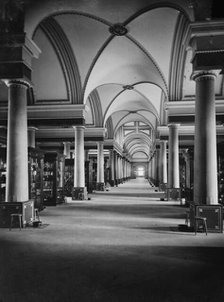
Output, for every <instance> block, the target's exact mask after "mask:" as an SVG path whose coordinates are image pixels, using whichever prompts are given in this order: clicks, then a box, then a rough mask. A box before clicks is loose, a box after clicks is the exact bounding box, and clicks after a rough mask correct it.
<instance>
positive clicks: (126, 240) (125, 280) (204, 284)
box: [0, 179, 224, 302]
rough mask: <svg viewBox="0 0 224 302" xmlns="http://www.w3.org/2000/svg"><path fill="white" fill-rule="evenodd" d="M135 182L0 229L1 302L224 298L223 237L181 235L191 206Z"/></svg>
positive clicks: (176, 301) (208, 300)
mask: <svg viewBox="0 0 224 302" xmlns="http://www.w3.org/2000/svg"><path fill="white" fill-rule="evenodd" d="M160 197H161V195H160V193H158V192H155V191H154V189H153V188H150V187H149V184H148V182H147V181H146V180H144V179H136V180H132V181H129V182H126V183H124V184H122V185H119V187H118V188H117V187H116V188H111V190H110V191H109V192H98V193H96V194H92V195H91V200H85V201H75V202H72V203H68V204H63V205H59V206H56V207H47V208H46V209H45V210H44V211H43V212H41V213H40V214H41V220H42V223H43V224H42V226H41V227H39V228H31V227H29V228H25V229H23V230H22V231H19V229H13V230H12V231H11V232H10V231H9V230H8V229H0V244H1V246H0V302H31V301H32V302H37V301H38V302H56V301H58V302H59V301H60V302H87V301H88V302H97V301H99V302H126V301H127V302H132V301H133V302H142V301H147V302H151V301H153V302H160V301H162V302H163V301H164V302H185V301H187V302H194V301H195V302H196V301H197V302H211V301H212V302H213V301H214V302H219V301H220V302H221V301H224V237H223V234H222V233H221V234H220V233H216V234H214V233H209V234H208V236H206V235H205V234H204V233H198V234H197V236H195V234H194V233H191V232H181V231H180V230H179V229H178V225H179V224H184V222H185V211H186V208H185V207H184V206H181V205H180V204H179V202H167V201H160Z"/></svg>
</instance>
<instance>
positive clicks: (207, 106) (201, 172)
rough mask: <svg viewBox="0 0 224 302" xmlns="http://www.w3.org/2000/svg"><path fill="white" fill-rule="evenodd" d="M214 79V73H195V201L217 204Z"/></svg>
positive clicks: (197, 202)
mask: <svg viewBox="0 0 224 302" xmlns="http://www.w3.org/2000/svg"><path fill="white" fill-rule="evenodd" d="M215 78H216V74H215V73H213V72H201V73H198V74H196V75H194V76H193V79H194V80H195V82H196V101H195V147H194V202H195V203H196V204H217V203H218V186H217V149H216V148H217V147H216V113H215Z"/></svg>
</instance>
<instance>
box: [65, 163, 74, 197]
mask: <svg viewBox="0 0 224 302" xmlns="http://www.w3.org/2000/svg"><path fill="white" fill-rule="evenodd" d="M73 187H74V159H72V158H66V159H65V168H64V195H65V196H67V197H71V196H72V190H73Z"/></svg>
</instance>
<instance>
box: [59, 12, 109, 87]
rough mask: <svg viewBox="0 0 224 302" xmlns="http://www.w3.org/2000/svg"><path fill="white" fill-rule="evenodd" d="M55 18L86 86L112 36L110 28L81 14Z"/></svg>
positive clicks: (63, 15)
mask: <svg viewBox="0 0 224 302" xmlns="http://www.w3.org/2000/svg"><path fill="white" fill-rule="evenodd" d="M54 18H55V19H56V21H57V22H58V23H59V24H60V26H61V27H62V29H63V30H64V32H65V33H66V36H67V38H68V40H69V42H70V44H71V47H72V49H73V52H74V54H75V57H76V59H77V62H78V68H79V73H80V76H81V81H82V85H84V82H85V80H86V77H87V74H88V72H89V69H90V66H91V65H92V63H93V61H94V59H95V58H96V57H97V55H98V52H99V51H100V49H101V47H102V45H103V44H104V43H105V42H106V40H107V39H108V37H109V36H110V33H109V31H108V26H107V25H106V24H104V23H102V22H100V21H98V20H96V19H93V18H91V17H89V16H84V15H79V14H62V15H58V16H55V17H54Z"/></svg>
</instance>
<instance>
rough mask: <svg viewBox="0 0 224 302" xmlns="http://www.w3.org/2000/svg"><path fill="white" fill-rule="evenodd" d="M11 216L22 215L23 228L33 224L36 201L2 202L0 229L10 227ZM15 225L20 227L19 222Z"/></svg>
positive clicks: (0, 203) (0, 205)
mask: <svg viewBox="0 0 224 302" xmlns="http://www.w3.org/2000/svg"><path fill="white" fill-rule="evenodd" d="M11 214H22V219H23V226H26V225H29V224H31V223H32V222H33V219H34V201H33V200H29V201H23V202H0V227H2V228H4V227H7V228H8V227H10V220H11ZM16 224H17V225H16ZM14 225H15V226H19V221H15V222H14Z"/></svg>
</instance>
